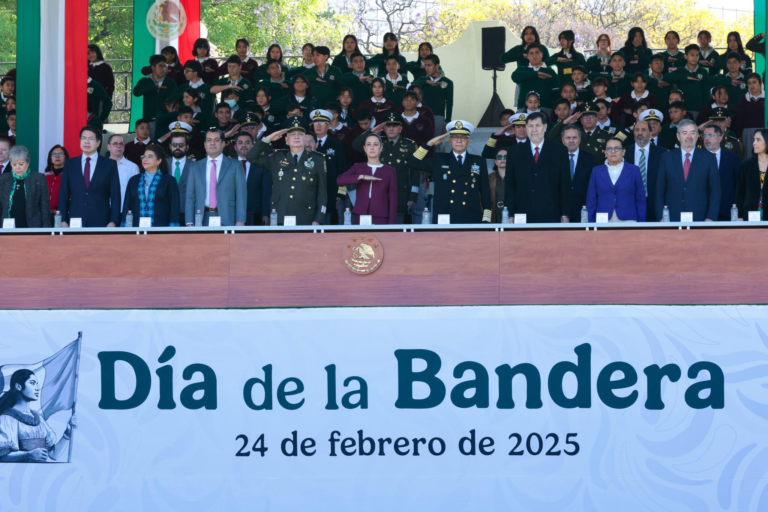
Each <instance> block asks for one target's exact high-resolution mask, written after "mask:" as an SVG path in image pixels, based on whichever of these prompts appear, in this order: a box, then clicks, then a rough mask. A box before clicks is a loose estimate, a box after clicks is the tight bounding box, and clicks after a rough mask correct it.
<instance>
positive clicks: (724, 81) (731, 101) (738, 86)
mask: <svg viewBox="0 0 768 512" xmlns="http://www.w3.org/2000/svg"><path fill="white" fill-rule="evenodd" d="M726 62H727V64H726V67H727V69H728V72H727V73H725V74H724V75H712V76H710V78H709V81H710V82H712V83H713V84H718V85H724V86H725V88H726V89H727V90H728V106H729V107H730V108H731V109H735V108H736V105H738V104H739V100H741V98H742V96H744V95H745V94H747V90H748V89H747V79H746V76H745V75H744V73H743V72H742V71H741V55H739V54H738V53H736V52H731V53H729V54H728V55H726Z"/></svg>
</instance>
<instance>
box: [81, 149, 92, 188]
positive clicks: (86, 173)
mask: <svg viewBox="0 0 768 512" xmlns="http://www.w3.org/2000/svg"><path fill="white" fill-rule="evenodd" d="M83 178H84V179H85V188H88V187H90V186H91V157H89V156H88V157H85V170H84V171H83Z"/></svg>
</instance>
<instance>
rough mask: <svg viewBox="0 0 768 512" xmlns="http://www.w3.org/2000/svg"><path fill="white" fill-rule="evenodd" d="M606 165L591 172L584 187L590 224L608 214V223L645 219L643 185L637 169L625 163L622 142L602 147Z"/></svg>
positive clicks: (615, 139) (611, 140) (610, 143)
mask: <svg viewBox="0 0 768 512" xmlns="http://www.w3.org/2000/svg"><path fill="white" fill-rule="evenodd" d="M605 157H606V159H607V160H606V162H605V165H598V166H597V167H595V168H594V169H593V170H592V177H591V178H590V179H589V187H588V188H587V211H588V213H589V222H595V219H596V217H597V214H598V213H607V214H608V220H609V221H610V222H636V221H642V220H644V219H645V208H646V203H645V185H643V176H642V174H640V168H639V167H638V166H636V165H634V164H630V163H628V162H625V161H624V148H623V147H622V145H621V140H619V139H617V138H612V139H610V140H609V141H608V143H607V144H606V146H605Z"/></svg>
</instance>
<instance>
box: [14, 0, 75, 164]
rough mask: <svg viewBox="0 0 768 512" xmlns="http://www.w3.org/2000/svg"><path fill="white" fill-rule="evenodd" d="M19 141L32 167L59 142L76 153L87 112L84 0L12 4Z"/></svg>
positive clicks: (27, 0)
mask: <svg viewBox="0 0 768 512" xmlns="http://www.w3.org/2000/svg"><path fill="white" fill-rule="evenodd" d="M16 47H17V49H18V51H17V59H16V61H17V63H18V64H17V68H16V80H17V83H16V96H17V98H18V100H17V109H18V110H19V112H22V114H23V115H21V116H19V123H18V126H17V132H18V137H17V140H18V144H20V145H23V146H26V147H27V149H29V152H30V156H31V157H32V169H39V170H42V169H43V167H45V165H46V163H47V157H48V151H49V150H50V149H51V147H53V146H54V145H56V144H63V145H64V146H65V147H66V148H67V149H68V150H69V153H70V155H72V156H75V155H77V154H79V147H80V133H79V132H80V129H81V128H82V127H83V126H85V124H86V119H87V117H88V93H87V89H88V68H87V65H88V60H87V59H86V55H87V52H88V0H24V1H22V2H18V6H17V35H16Z"/></svg>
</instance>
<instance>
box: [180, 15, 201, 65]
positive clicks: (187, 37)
mask: <svg viewBox="0 0 768 512" xmlns="http://www.w3.org/2000/svg"><path fill="white" fill-rule="evenodd" d="M181 5H182V6H183V7H184V10H185V11H186V12H187V28H186V29H185V30H184V33H183V34H181V35H180V36H179V60H180V61H181V62H187V61H188V60H189V59H192V58H193V57H192V47H193V46H194V45H195V41H196V40H197V39H198V38H199V37H200V0H181Z"/></svg>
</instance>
